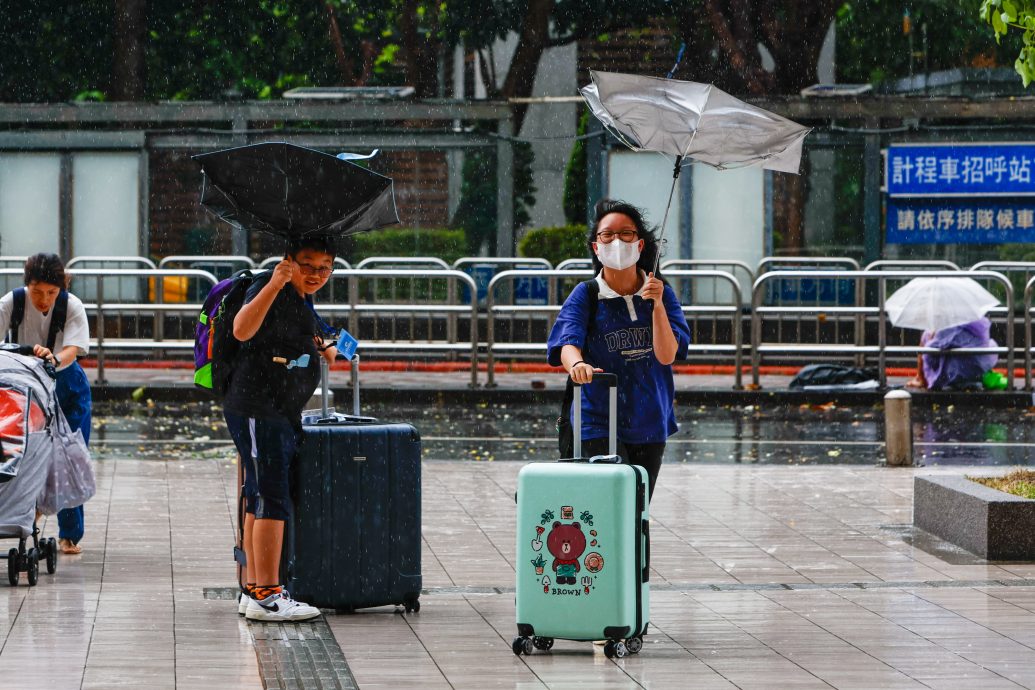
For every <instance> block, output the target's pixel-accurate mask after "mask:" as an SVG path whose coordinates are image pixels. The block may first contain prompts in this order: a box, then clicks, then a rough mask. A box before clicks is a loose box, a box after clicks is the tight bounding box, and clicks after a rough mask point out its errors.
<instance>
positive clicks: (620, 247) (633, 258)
mask: <svg viewBox="0 0 1035 690" xmlns="http://www.w3.org/2000/svg"><path fill="white" fill-rule="evenodd" d="M597 258H598V259H600V263H602V264H604V265H605V266H607V267H608V268H611V269H614V270H616V271H621V270H622V269H623V268H629V267H630V266H635V265H636V262H637V261H639V260H640V241H639V240H637V241H636V242H622V241H621V240H620V239H618V238H617V237H616V238H615V239H614V240H612V241H611V242H610V243H608V244H604V243H603V242H597Z"/></svg>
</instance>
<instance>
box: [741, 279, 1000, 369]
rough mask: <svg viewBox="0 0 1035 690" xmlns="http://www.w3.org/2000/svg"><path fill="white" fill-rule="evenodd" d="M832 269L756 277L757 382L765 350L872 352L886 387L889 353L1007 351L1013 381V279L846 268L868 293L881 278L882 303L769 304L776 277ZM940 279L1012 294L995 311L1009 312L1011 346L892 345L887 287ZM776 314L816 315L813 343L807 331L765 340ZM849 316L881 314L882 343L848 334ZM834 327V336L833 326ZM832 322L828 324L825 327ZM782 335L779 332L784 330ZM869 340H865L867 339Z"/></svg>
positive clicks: (853, 320)
mask: <svg viewBox="0 0 1035 690" xmlns="http://www.w3.org/2000/svg"><path fill="white" fill-rule="evenodd" d="M826 275H828V274H827V272H826V271H771V272H768V273H764V274H762V275H760V276H759V277H758V278H757V279H756V280H755V285H754V287H753V289H752V309H751V381H752V384H753V385H755V386H758V383H759V368H760V366H761V362H762V356H763V355H765V354H781V355H788V354H809V355H820V356H830V355H843V356H857V357H859V358H861V359H862V360H863V362H865V360H866V357H867V356H876V357H877V366H878V376H879V382H880V385H882V386H883V385H885V384H886V382H887V374H886V365H887V358H888V355H889V354H894V355H914V356H915V355H918V354H943V355H946V354H947V355H951V354H1005V355H1006V364H1007V382H1008V385H1009V386H1011V387H1012V385H1013V362H1014V347H1013V337H1014V319H1013V318H1012V314H1013V307H1014V303H1013V289H1012V287H1011V285H1010V281H1009V280H1008V279H1007V278H1006V277H1005V276H1003V275H1002V274H999V273H995V272H993V271H930V270H927V271H845V272H842V273H840V274H839V275H838V279H841V280H851V281H854V283H855V285H856V293H857V294H863V292H864V289H865V283H866V282H868V281H876V295H877V304H876V306H868V305H866V304H863V303H861V302H859V303H857V304H855V305H852V306H841V305H838V306H829V305H826V306H824V305H818V306H811V305H793V306H771V305H766V304H764V303H763V302H764V300H765V297H766V294H767V290H768V285H767V283H769V282H770V281H774V280H808V279H817V278H824V277H826ZM920 277H934V278H973V279H974V280H979V281H989V282H992V283H993V284H996V285H998V286H999V287H1000V288H1001V289H1002V290H1003V292H1004V294H1005V297H1006V306H1005V307H996V308H994V309H992V310H990V312H989V313H990V314H993V313H994V314H996V315H1005V319H1004V320H1003V321H1004V324H1005V331H1006V343H1007V344H1006V345H1005V346H1000V347H982V348H954V349H952V350H938V349H935V348H927V347H921V346H910V345H896V346H890V345H888V317H887V312H886V311H885V309H884V304H885V302H886V297H887V285H888V283H889V282H891V281H904V280H909V279H912V278H920ZM769 314H772V315H775V316H777V317H778V318H779V317H782V316H784V315H793V316H794V317H796V318H797V319H799V323H800V320H801V319H802V318H814V319H815V320H816V328H815V338H814V339H813V342H811V343H803V342H801V337H800V335H801V333H800V330H799V332H798V334H797V335H798V337H797V338H796V339H795V342H793V343H787V342H783V340H782V338H778V340H777V341H776V342H775V343H771V342H767V341H764V340H763V319H764V318H765V317H766V315H769ZM844 317H848V318H850V319H851V321H850V323H852V324H853V325H854V326H855V328H856V329H858V327H859V326H858V324H859V323H860V320H861V319H866V318H875V319H876V321H877V344H876V345H866V344H861V343H860V334H859V332H858V330H856V332H855V333H854V334H853V337H852V339H851V341H850V342H846V340H847V339H846V338H842V337H841V335H840V331H839V330H838V325H839V324H840V323H841V321H842V319H843V318H844ZM830 325H833V327H834V329H833V334H831V333H830V330H831V329H830V328H829V326H830ZM825 326H826V328H824V327H825ZM778 333H779V332H778ZM865 342H866V341H865V340H863V341H862V343H865Z"/></svg>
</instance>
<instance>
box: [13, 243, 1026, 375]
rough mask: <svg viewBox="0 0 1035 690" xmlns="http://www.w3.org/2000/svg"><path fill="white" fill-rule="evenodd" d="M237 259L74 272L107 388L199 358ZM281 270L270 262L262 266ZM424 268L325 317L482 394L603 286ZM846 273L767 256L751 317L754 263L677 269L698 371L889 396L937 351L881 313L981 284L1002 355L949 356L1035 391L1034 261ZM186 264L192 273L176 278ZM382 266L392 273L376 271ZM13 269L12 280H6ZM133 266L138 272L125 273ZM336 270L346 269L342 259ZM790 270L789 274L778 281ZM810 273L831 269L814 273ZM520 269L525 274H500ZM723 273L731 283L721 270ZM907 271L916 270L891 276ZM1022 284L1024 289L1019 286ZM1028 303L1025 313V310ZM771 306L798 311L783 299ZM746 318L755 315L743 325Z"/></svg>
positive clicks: (692, 264) (331, 296) (537, 354)
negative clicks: (820, 373) (728, 365)
mask: <svg viewBox="0 0 1035 690" xmlns="http://www.w3.org/2000/svg"><path fill="white" fill-rule="evenodd" d="M432 259H434V257H432ZM241 260H247V261H250V260H249V259H247V257H231V256H226V257H223V256H219V257H200V256H197V257H196V256H184V257H167V258H166V259H165V260H164V261H163V262H162V264H161V267H159V268H150V267H149V266H148V264H150V265H151V266H153V263H151V262H149V261H148V260H147V259H146V258H142V257H115V256H110V257H109V256H89V257H88V256H84V257H77V258H76V259H73V260H72V261H70V262H69V268H68V273H69V275H70V276H71V280H72V291H73V292H74V293H75V294H76V295H78V296H79V297H80V299H83V301H84V304H85V305H86V306H87V311H88V315H89V317H90V318H91V321H92V326H93V328H92V332H93V333H94V336H95V337H94V340H93V341H92V343H93V347H94V348H96V353H97V358H98V364H99V371H98V377H99V380H101V381H103V379H104V364H105V357H106V356H110V355H112V354H122V353H125V354H137V355H139V354H142V353H143V354H148V353H151V352H154V353H155V354H157V355H161V354H163V353H164V354H173V355H176V356H183V355H185V354H187V353H188V352H189V351H190V350H191V348H192V346H193V329H194V323H195V320H196V317H197V313H198V311H199V310H200V308H201V302H202V301H203V299H204V297H205V295H207V293H208V290H209V289H211V287H212V286H213V285H214V284H215V283H216V282H217V281H218V280H219V278H220V277H221V276H220V275H219V274H216V273H214V272H213V271H205V270H201V269H199V268H197V267H196V264H197V263H202V262H205V261H207V262H210V263H211V262H217V263H218V262H223V261H225V262H237V261H241ZM279 260H280V258H279V257H271V258H270V259H267V261H266V262H263V263H264V264H271V263H273V262H276V261H279ZM23 261H24V259H23V258H21V257H0V284H4V283H7V284H10V285H11V287H14V286H16V285H20V284H21V278H22V267H21V265H20V264H21V263H22V262H23ZM427 261H428V259H421V258H419V257H418V258H417V259H416V261H414V257H372V258H371V259H370V260H368V262H367V263H366V265H363V264H361V266H363V267H362V268H360V267H357V268H354V269H353V268H343V269H336V270H335V271H334V273H333V274H332V277H331V278H330V279H329V280H328V285H327V286H326V287H325V288H323V290H322V291H321V293H319V294H318V296H317V304H318V305H319V307H318V309H319V311H320V313H321V314H325V315H327V316H328V318H331V319H338V320H339V321H338V323H341V324H347V327H348V329H349V330H350V332H352V333H353V335H355V336H356V337H357V338H358V339H359V340H360V342H361V349H362V350H364V351H367V352H370V351H374V352H379V353H384V354H390V353H391V354H394V353H406V352H415V353H422V354H429V355H431V356H435V357H445V358H449V359H454V360H455V359H458V358H464V359H466V358H467V356H468V353H469V356H470V360H471V361H470V367H471V383H472V385H477V382H478V374H477V360H478V356H479V351H480V350H481V348H485V353H486V357H487V360H488V363H489V372H488V385H494V384H495V380H494V379H495V372H494V368H493V365H494V364H495V363H496V362H497V361H498V360H499V359H500V358H501V357H504V356H507V357H515V358H518V359H522V358H525V359H528V358H533V357H534V358H535V359H542V356H543V354H544V347H545V341H546V336H547V334H548V333H549V329H550V328H551V327H552V325H553V321H554V320H555V318H556V314H557V312H558V311H559V310H560V306H561V304H562V303H563V301H564V299H565V298H566V296H567V295H568V293H569V292H570V290H571V288H573V287H574V285H575V283H576V282H578V281H579V280H584V279H586V278H588V277H591V276H592V275H593V272H592V271H591V270H561V269H548V268H547V266H548V265H549V264H548V262H546V261H545V260H542V259H505V260H500V259H495V258H491V257H490V258H481V257H467V258H464V259H460V260H458V261H457V262H455V263H454V265H453V267H450V268H442V266H444V265H446V264H445V262H443V261H441V260H440V259H434V260H433V261H431V262H430V264H429V263H424V262H427ZM582 261H583V262H584V263H588V262H587V261H586V260H582ZM850 261H851V260H847V259H843V258H838V257H834V258H828V259H824V258H822V257H819V258H817V257H767V259H765V260H763V262H762V263H761V264H760V266H759V271H760V273H759V274H758V277H757V278H756V279H755V280H754V282H753V283H752V285H751V289H750V303H749V305H750V306H748V307H747V308H746V309H745V308H744V306H743V299H745V298H746V296H745V295H744V292H743V291H742V290H741V289H740V286H741V285H742V284H743V282H744V279H745V277H746V276H750V275H752V272H751V269H750V267H749V266H748V265H747V264H744V263H743V262H737V261H732V260H730V261H718V260H692V261H669V262H665V263H664V264H663V265H662V267H663V269H664V271H665V277H666V279H667V280H668V281H669V283H670V284H671V285H672V287H673V289H674V290H675V291H676V293H677V295H680V297H681V298H685V297H687V296H689V299H685V301H684V313H685V314H686V317H687V321H688V324H689V325H690V326H691V330H692V333H693V343H694V344H693V347H692V348H691V350H690V358H691V359H697V360H703V361H709V362H711V361H715V356H716V355H718V356H719V357H720V359H721V360H723V361H731V362H733V363H734V369H735V371H736V374H735V377H734V379H735V386H736V387H740V385H741V379H740V371H741V367H740V364H741V362H742V358H744V357H745V356H750V358H751V371H752V382H754V383H755V384H756V385H757V383H758V378H759V367H760V366H761V363H762V362H763V360H766V361H779V362H781V363H792V362H794V363H800V362H802V361H808V360H807V358H809V357H811V358H813V359H837V358H839V357H845V358H850V359H854V361H855V363H856V365H857V366H864V365H865V364H866V363H871V364H873V363H877V364H878V365H879V370H880V377H881V383H885V382H886V376H885V365H886V364H887V362H889V361H893V362H909V363H911V360H910V359H909V358H910V357H915V355H916V354H923V353H939V352H941V351H938V350H933V349H931V348H922V347H919V346H917V345H915V344H913V343H915V342H916V338H917V334H916V332H913V331H908V332H907V331H905V330H903V329H895V328H893V327H891V326H890V324H889V323H888V321H887V317H886V314H885V313H884V311H883V304H884V298H885V296H886V295H887V294H890V292H891V291H892V290H893V289H894V288H896V287H897V286H898V285H900V284H904V283H905V282H907V281H908V280H911V279H913V278H916V277H972V278H975V279H977V280H979V281H981V282H983V283H984V284H985V285H986V287H988V288H989V290H990V291H992V292H993V294H996V295H997V296H998V297H1000V299H1001V300H1002V302H1003V306H1001V307H998V308H996V309H994V310H992V311H991V312H990V314H989V316H990V318H992V320H993V323H994V328H995V329H996V331H997V336H996V337H997V340H1000V342H1001V345H1000V346H999V347H997V348H973V349H960V350H954V351H953V352H955V353H958V354H977V353H995V354H1005V355H1006V360H1007V362H1006V363H1007V368H1008V369H1009V372H1008V378H1009V379H1010V381H1011V383H1012V379H1013V362H1014V361H1015V358H1016V356H1017V355H1019V354H1020V353H1019V352H1018V350H1019V349H1020V348H1021V347H1023V348H1024V353H1023V360H1024V363H1025V368H1026V375H1025V386H1026V388H1028V389H1029V390H1030V389H1031V388H1032V375H1031V367H1032V359H1033V357H1035V347H1033V345H1032V333H1031V328H1032V323H1031V322H1032V318H1033V317H1032V313H1033V306H1032V299H1033V292H1035V287H1033V285H1035V262H1008V261H995V262H981V263H979V264H975V266H974V267H973V268H972V269H971V270H969V271H967V270H959V269H956V268H952V267H953V266H955V265H954V264H951V262H928V261H910V260H895V261H881V262H875V263H873V264H870V265H868V266H866V268H865V269H857V270H850V271H849V270H843V268H844V266H846V265H849V263H848V262H850ZM411 262H412V263H411ZM418 262H419V263H418ZM177 263H183V264H187V265H189V266H190V267H185V268H171V266H174V265H176V264H177ZM242 263H243V262H242ZM385 263H387V264H389V265H391V264H393V263H395V264H396V265H395V266H394V267H392V268H380V269H373V268H368V266H371V265H385ZM564 263H565V264H567V265H572V264H573V263H574V262H564ZM5 264H6V266H8V267H6V268H3V267H2V266H4V265H5ZM15 264H17V265H15ZM133 264H136V265H137V266H140V268H116V266H125V265H133ZM335 264H336V266H339V265H342V264H344V262H343V261H341V260H337V261H336V262H335ZM478 264H489V265H490V266H491V267H492V269H493V272H494V275H492V277H491V279H490V280H489V283H488V294H487V296H486V301H485V303H484V304H483V305H479V303H478V301H477V300H475V299H473V298H472V295H476V294H478V291H479V289H480V288H484V287H485V286H483V285H482V282H481V281H482V278H484V276H472V275H470V274H469V272H468V270H469V269H471V268H472V267H473V266H476V265H478ZM786 264H789V265H790V266H791V268H781V269H777V268H775V267H776V266H783V265H786ZM802 264H810V265H813V266H817V265H818V266H823V267H824V269H816V270H806V269H803V268H802ZM430 265H434V266H435V268H430V267H428V266H430ZM400 266H412V268H404V267H400ZM418 266H419V268H418ZM515 266H521V267H528V268H521V269H519V270H505V271H499V270H497V269H499V268H509V267H515ZM704 266H708V267H710V268H711V269H713V270H706V269H704V268H702V267H704ZM719 267H723V268H726V269H727V270H714V269H716V268H719ZM903 268H908V269H909V270H889V269H903ZM825 269H829V270H825ZM946 269H949V270H946ZM1022 278H1023V281H1024V282H1022V283H1018V281H1019V280H1020V279H1022ZM522 281H524V282H523V283H522ZM532 281H534V282H536V284H539V285H542V284H545V286H546V288H545V291H537V292H536V293H535V295H534V296H533V297H532V298H530V297H529V293H527V292H522V290H523V289H525V288H522V287H521V286H522V285H525V286H527V285H528V284H530V282H532ZM810 281H811V285H812V287H811V288H810V289H808V290H807V289H804V288H803V287H802V285H803V284H809V283H810ZM823 281H836V283H841V282H843V283H845V284H846V285H847V288H846V289H845V290H844V291H845V294H848V295H851V296H852V299H851V300H850V301H847V300H846V301H844V302H841V301H840V300H837V299H833V300H832V299H830V298H831V295H835V296H836V295H838V294H840V291H841V287H840V286H837V285H835V287H834V288H831V289H828V290H826V292H824V291H823V290H821V289H820V288H819V287H817V286H821V285H823V284H824V283H823ZM795 284H796V285H795ZM775 286H779V289H778V290H777V288H776V287H775ZM1022 290H1023V295H1024V300H1023V313H1021V305H1020V304H1018V303H1019V302H1020V301H1021V300H1020V299H1019V296H1020V294H1021V293H1022ZM783 293H786V294H783ZM774 295H776V296H780V297H788V299H778V300H774ZM1015 295H1017V298H1016V299H1015ZM791 298H793V299H791ZM738 300H739V302H738ZM742 312H749V313H744V314H743V316H742ZM742 319H743V321H742ZM745 325H746V326H747V327H746V328H745V327H744V326H745ZM1018 327H1023V328H1024V334H1023V338H1020V339H1019V340H1020V341H1022V342H1015V339H1014V338H1015V335H1017V336H1019V335H1020V334H1017V333H1016V330H1017V328H1018ZM745 334H746V335H745ZM1000 335H1002V336H1005V337H1000ZM941 353H942V354H945V353H944V352H941ZM465 364H466V362H465Z"/></svg>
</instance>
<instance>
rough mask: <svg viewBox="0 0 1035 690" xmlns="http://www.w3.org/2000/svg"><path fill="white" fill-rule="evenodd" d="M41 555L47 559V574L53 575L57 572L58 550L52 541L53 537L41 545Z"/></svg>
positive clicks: (55, 543)
mask: <svg viewBox="0 0 1035 690" xmlns="http://www.w3.org/2000/svg"><path fill="white" fill-rule="evenodd" d="M43 553H44V554H45V555H46V559H47V574H48V575H53V574H54V573H56V572H57V568H58V549H57V542H56V541H54V537H50V538H49V539H47V540H46V541H45V542H44V544H43Z"/></svg>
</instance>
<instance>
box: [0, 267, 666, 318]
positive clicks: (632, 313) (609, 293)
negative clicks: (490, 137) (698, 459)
mask: <svg viewBox="0 0 1035 690" xmlns="http://www.w3.org/2000/svg"><path fill="white" fill-rule="evenodd" d="M640 278H641V279H642V280H643V282H642V283H641V284H640V289H639V290H637V291H636V295H639V296H640V297H643V288H645V287H647V274H646V273H645V272H644V271H643V269H640ZM597 285H599V286H600V294H599V297H600V299H614V298H615V297H621V298H622V299H624V300H625V306H626V308H627V309H628V310H629V320H630V321H635V320H636V319H637V318H638V317H637V316H636V307H634V306H633V297H634V296H635V295H619V294H618V293H617V292H615V291H614V290H613V289H612V288H611V286H610V285H608V284H607V281H606V280H604V271H603V269H601V270H600V273H597ZM0 309H3V303H2V302H0Z"/></svg>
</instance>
